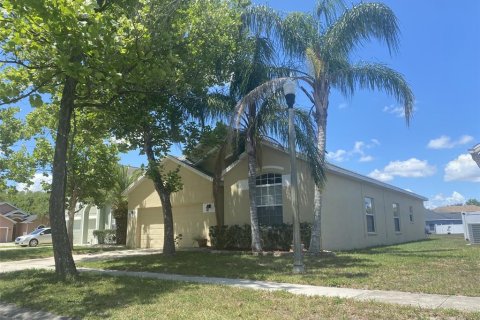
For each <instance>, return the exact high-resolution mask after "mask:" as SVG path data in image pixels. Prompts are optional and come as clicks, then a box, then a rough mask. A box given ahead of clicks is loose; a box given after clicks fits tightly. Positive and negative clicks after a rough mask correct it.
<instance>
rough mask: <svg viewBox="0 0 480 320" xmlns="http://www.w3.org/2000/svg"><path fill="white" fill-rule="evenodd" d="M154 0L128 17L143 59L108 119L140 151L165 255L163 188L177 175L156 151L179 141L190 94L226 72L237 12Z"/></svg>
mask: <svg viewBox="0 0 480 320" xmlns="http://www.w3.org/2000/svg"><path fill="white" fill-rule="evenodd" d="M162 5H163V6H164V4H163V3H162V2H152V5H151V7H150V9H149V11H148V12H143V13H142V14H140V15H135V16H134V17H132V20H133V21H134V25H135V26H136V28H137V30H138V31H139V33H138V36H137V38H136V42H135V46H136V47H135V49H136V52H137V54H138V55H139V59H140V60H141V61H142V62H143V63H144V64H143V67H137V68H135V70H132V72H130V74H129V78H130V81H125V82H124V88H123V89H122V90H121V91H122V92H123V93H122V95H121V100H118V101H116V102H115V103H114V104H113V105H114V108H115V113H114V115H113V116H112V118H111V122H112V125H111V127H112V131H113V133H114V135H115V136H116V137H118V138H124V139H125V140H127V142H128V144H129V146H130V147H131V148H132V149H140V150H141V152H142V153H144V154H145V155H146V156H147V159H148V165H147V168H146V175H147V176H148V177H149V178H151V179H152V181H153V183H154V186H155V189H156V191H157V193H158V195H159V197H160V200H161V203H162V211H163V217H164V226H165V234H164V245H163V253H164V254H167V255H171V254H174V253H175V243H174V230H173V215H172V205H171V201H170V195H171V194H172V193H173V192H176V191H178V190H180V189H181V188H182V183H181V181H180V177H179V175H178V168H177V169H176V170H172V171H167V170H166V169H165V167H164V165H163V159H164V158H165V155H166V153H167V152H168V150H169V149H170V146H171V144H172V143H175V142H183V141H184V137H185V135H186V126H185V124H186V123H187V121H188V119H189V118H190V117H191V116H192V114H194V113H195V110H196V104H195V102H196V101H197V97H202V96H205V94H206V92H207V91H208V88H209V87H212V86H213V85H216V84H218V83H222V82H224V81H226V80H227V77H228V72H227V70H228V68H227V67H226V66H227V65H228V64H229V63H230V60H231V59H230V52H231V51H232V50H233V49H235V41H234V39H235V31H236V25H237V23H239V17H238V15H237V13H236V10H235V6H234V5H233V4H231V3H229V2H227V1H223V0H212V1H184V2H177V3H176V8H175V10H174V11H171V12H168V14H166V13H165V10H163V7H162ZM160 30H161V32H160ZM130 92H135V93H136V94H135V95H132V94H129V93H130Z"/></svg>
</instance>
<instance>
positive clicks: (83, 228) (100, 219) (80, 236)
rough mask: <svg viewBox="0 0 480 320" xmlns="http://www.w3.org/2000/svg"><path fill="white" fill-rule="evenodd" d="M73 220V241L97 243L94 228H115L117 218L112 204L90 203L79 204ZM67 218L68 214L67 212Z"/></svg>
mask: <svg viewBox="0 0 480 320" xmlns="http://www.w3.org/2000/svg"><path fill="white" fill-rule="evenodd" d="M77 210H78V211H77V212H76V213H75V217H74V220H73V243H74V244H96V243H98V242H97V239H96V238H95V237H94V236H93V231H94V230H104V229H114V228H115V219H114V218H113V216H112V210H111V206H110V205H106V206H104V207H97V206H94V205H90V204H79V205H78V206H77ZM65 220H66V221H68V214H67V212H65Z"/></svg>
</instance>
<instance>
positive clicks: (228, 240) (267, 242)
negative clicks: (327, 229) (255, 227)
mask: <svg viewBox="0 0 480 320" xmlns="http://www.w3.org/2000/svg"><path fill="white" fill-rule="evenodd" d="M311 229H312V226H311V224H310V223H301V224H300V237H301V239H302V243H303V244H304V245H305V248H308V245H309V244H310V232H311ZM209 234H210V241H211V244H212V247H214V248H216V249H220V250H221V249H233V250H248V249H250V248H251V245H252V234H251V228H250V225H248V224H246V225H243V226H239V225H232V226H221V227H218V226H212V227H210V230H209ZM260 237H261V239H262V244H263V249H264V250H284V251H286V250H289V249H290V245H291V244H292V239H293V226H292V225H291V224H279V225H273V226H260Z"/></svg>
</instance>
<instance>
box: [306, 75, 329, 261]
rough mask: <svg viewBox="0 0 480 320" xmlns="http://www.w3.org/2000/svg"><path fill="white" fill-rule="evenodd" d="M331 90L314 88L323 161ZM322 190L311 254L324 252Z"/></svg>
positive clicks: (318, 192) (317, 197)
mask: <svg viewBox="0 0 480 320" xmlns="http://www.w3.org/2000/svg"><path fill="white" fill-rule="evenodd" d="M328 94H329V88H328V84H327V83H325V82H324V83H320V84H316V86H315V87H314V99H315V107H316V112H315V120H316V124H317V128H318V133H317V150H318V153H319V156H320V157H322V159H321V160H324V159H325V148H326V141H327V108H328ZM322 162H323V161H322ZM322 200H323V195H322V189H321V188H320V187H318V186H315V196H314V209H313V225H312V234H311V238H310V246H309V249H308V252H309V253H310V254H320V252H321V251H322V249H323V248H322V231H321V229H322Z"/></svg>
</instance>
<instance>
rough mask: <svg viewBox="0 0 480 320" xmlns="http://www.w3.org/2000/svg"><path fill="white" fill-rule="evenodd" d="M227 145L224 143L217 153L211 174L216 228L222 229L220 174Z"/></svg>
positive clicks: (221, 186)
mask: <svg viewBox="0 0 480 320" xmlns="http://www.w3.org/2000/svg"><path fill="white" fill-rule="evenodd" d="M226 147H227V144H226V143H224V144H223V145H222V146H221V147H220V150H219V151H218V155H217V159H216V160H215V169H214V173H213V183H212V188H213V203H214V205H215V218H216V219H217V226H218V227H222V226H223V225H224V224H225V214H224V206H223V197H224V194H223V185H222V172H223V169H224V168H225V151H226Z"/></svg>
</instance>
